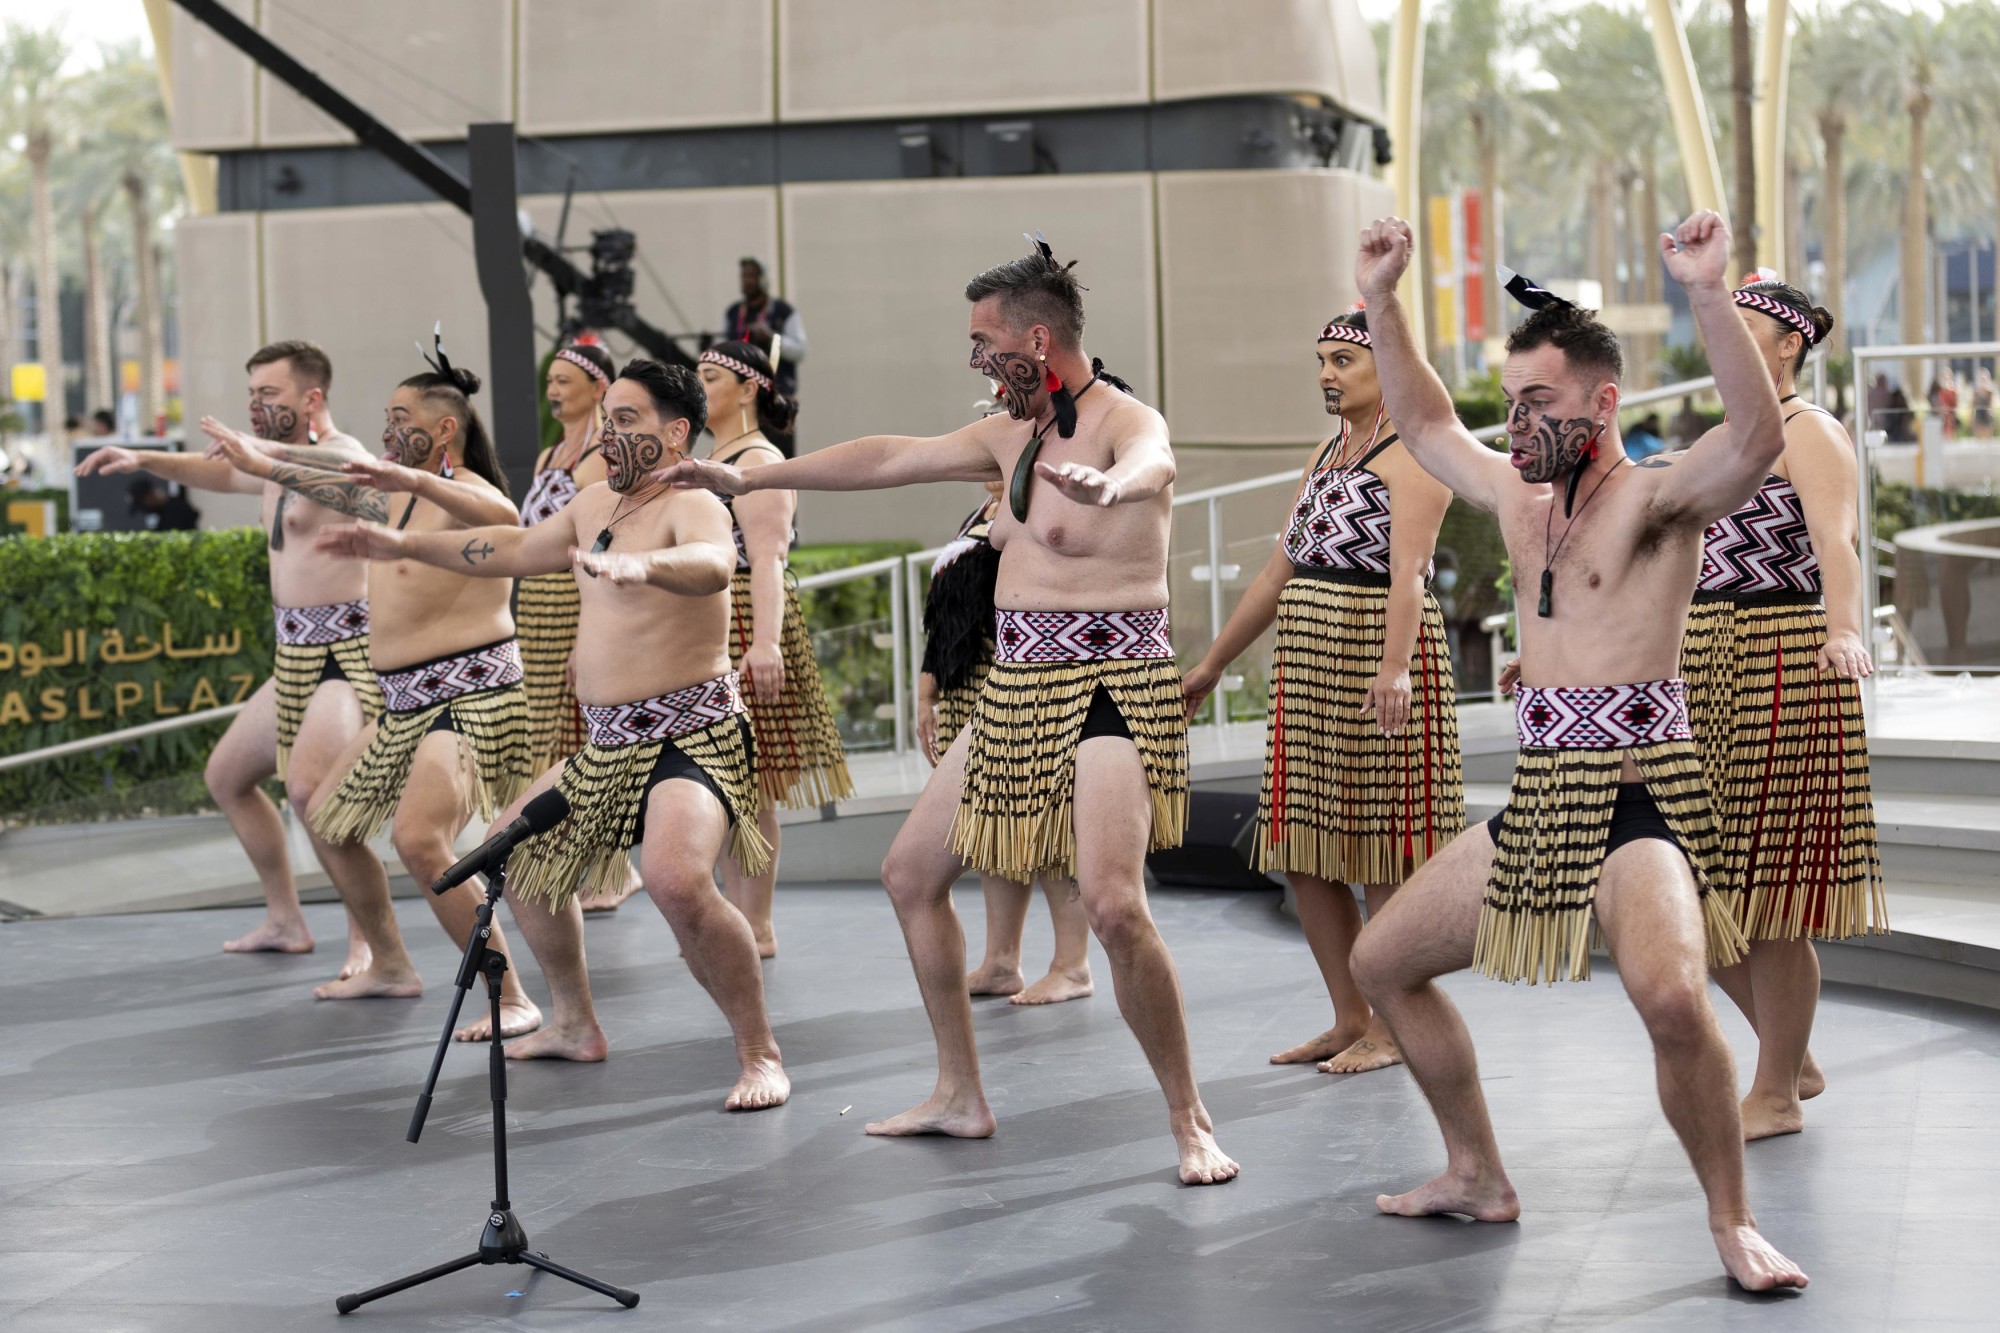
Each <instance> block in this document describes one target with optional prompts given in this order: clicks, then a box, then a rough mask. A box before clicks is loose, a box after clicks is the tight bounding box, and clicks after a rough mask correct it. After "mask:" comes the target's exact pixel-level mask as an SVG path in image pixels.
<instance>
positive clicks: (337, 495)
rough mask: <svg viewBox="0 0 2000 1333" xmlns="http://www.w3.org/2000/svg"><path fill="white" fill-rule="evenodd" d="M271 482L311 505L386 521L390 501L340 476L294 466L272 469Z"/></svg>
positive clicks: (377, 492)
mask: <svg viewBox="0 0 2000 1333" xmlns="http://www.w3.org/2000/svg"><path fill="white" fill-rule="evenodd" d="M271 480H272V481H275V482H277V483H278V484H279V485H280V486H283V487H284V488H285V489H287V490H292V491H297V492H298V493H299V494H300V495H303V496H304V497H305V498H306V499H308V500H311V501H312V502H313V503H314V504H322V505H325V506H326V507H327V508H328V509H332V510H335V511H337V512H339V513H342V514H346V515H348V516H349V517H351V518H365V519H367V520H368V521H369V522H371V523H380V522H382V521H383V520H384V519H386V518H388V517H389V497H388V496H387V495H384V494H383V493H382V492H381V491H378V490H375V489H374V488H372V487H369V486H364V485H362V484H361V483H360V482H358V481H354V480H352V479H351V478H349V477H347V476H345V475H343V474H342V473H339V472H328V471H326V470H324V469H322V468H315V467H300V466H298V465H297V464H296V463H274V464H272V465H271Z"/></svg>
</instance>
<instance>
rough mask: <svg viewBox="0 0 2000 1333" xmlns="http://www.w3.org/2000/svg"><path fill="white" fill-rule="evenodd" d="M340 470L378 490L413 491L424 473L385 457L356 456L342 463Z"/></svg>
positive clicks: (420, 481)
mask: <svg viewBox="0 0 2000 1333" xmlns="http://www.w3.org/2000/svg"><path fill="white" fill-rule="evenodd" d="M340 470H341V471H342V472H345V473H346V474H347V475H348V476H350V477H352V478H354V479H355V480H356V481H358V482H360V483H361V484H362V485H363V486H367V487H370V488H371V489H374V490H378V491H397V492H407V491H414V490H416V489H417V487H418V486H419V485H421V484H422V483H423V479H424V474H423V473H422V472H419V471H418V470H417V469H416V468H413V467H404V466H403V465H402V464H401V463H391V462H390V461H389V460H388V459H386V458H357V459H354V460H353V461H352V462H347V463H342V464H341V465H340Z"/></svg>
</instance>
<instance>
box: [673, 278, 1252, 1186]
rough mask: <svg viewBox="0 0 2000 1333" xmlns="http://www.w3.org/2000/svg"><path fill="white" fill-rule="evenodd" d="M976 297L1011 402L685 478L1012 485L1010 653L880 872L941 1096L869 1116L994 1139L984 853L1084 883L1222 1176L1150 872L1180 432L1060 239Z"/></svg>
mask: <svg viewBox="0 0 2000 1333" xmlns="http://www.w3.org/2000/svg"><path fill="white" fill-rule="evenodd" d="M966 297H967V299H968V300H970V301H971V302H972V313H971V322H970V328H969V332H970V335H971V338H972V368H973V369H974V370H977V371H979V372H981V373H982V374H984V375H986V376H987V377H988V378H989V379H991V380H994V381H997V389H996V392H997V393H999V394H1000V395H1001V396H1002V398H1003V400H1004V402H1005V403H1006V406H1007V411H1006V413H1005V414H1000V413H996V414H994V415H992V416H989V417H986V418H983V419H982V420H979V421H976V422H973V423H972V424H971V425H969V426H965V427H963V428H961V429H959V430H957V431H954V432H953V433H951V434H950V435H945V436H940V437H938V438H936V439H917V438H911V437H907V436H886V435H875V436H868V437H866V438H863V439H859V440H853V441H850V442H848V443H846V444H836V445H833V446H831V447H829V448H825V449H821V450H818V451H816V452H814V453H811V454H808V455H806V456H804V457H802V458H793V459H787V460H786V461H784V462H782V463H770V464H767V465H765V466H763V467H758V468H752V469H748V470H738V469H736V468H732V467H728V466H725V465H720V464H716V463H713V462H707V461H700V460H694V461H684V462H680V463H676V464H675V465H674V466H673V467H671V468H669V469H667V470H666V473H665V476H666V479H667V480H669V481H671V482H673V483H674V484H675V485H677V486H705V487H708V488H709V489H712V490H717V491H721V492H723V493H725V494H729V495H743V494H745V493H747V492H749V491H752V490H762V489H766V488H787V489H796V490H812V491H854V490H869V489H879V488H883V487H890V486H907V485H911V484H913V483H916V482H924V481H986V480H988V479H990V478H995V477H1004V478H1008V479H1009V486H1010V491H1009V498H1008V503H1007V504H1006V505H1005V506H1003V508H1002V510H1001V512H1000V514H999V517H998V518H997V519H996V520H995V521H994V525H993V531H992V542H993V545H994V546H995V547H996V548H998V549H999V550H1000V552H1001V560H1000V573H999V581H998V586H997V589H996V592H995V596H994V601H995V604H996V605H997V607H998V608H999V610H998V616H997V621H998V624H997V633H996V641H997V649H998V651H997V657H998V659H999V660H998V661H996V662H995V664H994V667H993V673H992V675H990V676H989V677H988V680H987V685H986V687H985V689H984V690H983V692H982V694H981V696H980V702H979V705H978V708H977V710H976V712H975V714H974V717H973V720H972V724H971V725H970V726H969V727H967V728H966V729H965V730H964V731H963V732H962V733H961V734H960V735H959V737H958V739H957V740H956V741H954V742H953V743H952V745H951V748H950V749H948V750H947V751H946V752H945V755H944V757H943V758H942V759H941V760H939V762H938V765H937V767H936V769H934V770H933V771H932V773H931V776H930V779H929V781H928V782H927V783H926V784H925V786H924V790H923V794H922V796H920V797H919V798H918V800H917V803H916V806H915V808H914V809H912V810H911V812H910V817H909V819H908V820H906V821H905V822H904V824H903V827H902V831H901V832H899V833H898V834H897V835H896V841H895V844H894V845H893V846H892V847H891V848H890V849H889V856H888V859H887V860H886V861H885V862H884V863H883V866H882V882H883V885H884V887H885V888H887V889H888V891H889V896H890V899H891V900H892V901H893V902H894V903H895V906H896V915H897V917H898V919H899V920H900V921H901V923H902V927H903V937H904V939H905V941H906V942H907V943H908V946H909V951H910V961H911V964H912V965H913V967H914V968H915V970H916V975H917V985H918V988H919V989H920V990H921V991H922V992H923V997H924V1007H925V1009H926V1010H927V1011H928V1012H929V1014H930V1019H931V1030H932V1033H933V1035H934V1036H935V1038H936V1041H937V1047H938V1078H937V1086H936V1089H935V1090H934V1091H933V1092H932V1094H931V1095H930V1097H929V1098H928V1099H926V1100H925V1101H924V1102H923V1103H921V1104H920V1105H918V1106H917V1107H915V1108H913V1109H912V1110H909V1111H906V1112H904V1113H903V1114H901V1115H898V1116H894V1117H891V1118H890V1119H888V1120H882V1121H877V1122H876V1123H874V1124H871V1125H869V1126H868V1127H867V1129H868V1132H869V1133H870V1134H882V1135H906V1134H947V1135H952V1136H954V1137H959V1138H985V1137H986V1136H988V1135H990V1134H992V1133H993V1129H994V1121H993V1112H992V1111H991V1110H990V1109H989V1108H988V1106H987V1104H986V1095H985V1092H984V1091H983V1090H982V1088H981V1086H980V1079H979V1057H978V1054H977V1052H976V1050H975V1049H974V1044H973V1034H972V1002H971V1000H970V998H969V997H968V996H967V994H966V987H965V935H964V933H963V931H962V930H961V929H960V927H959V921H958V914H957V912H955V911H954V910H953V909H952V902H951V886H952V884H953V883H954V882H956V881H957V879H958V878H959V876H960V875H961V874H963V873H964V871H965V868H966V866H967V864H968V863H970V864H973V865H977V866H978V867H979V868H980V869H982V870H994V871H996V872H998V873H1000V874H1003V875H1006V876H1008V877H1009V878H1013V879H1017V880H1031V879H1033V878H1034V877H1035V876H1036V875H1037V874H1039V873H1053V874H1060V875H1064V876H1071V875H1073V876H1074V877H1075V879H1076V880H1077V882H1078V884H1079V886H1080V891H1081V894H1082V899H1083V907H1084V911H1085V912H1086V914H1087V915H1088V916H1089V919H1090V925H1091V929H1092V930H1093V931H1095V932H1096V934H1097V938H1098V940H1099V942H1100V943H1102V944H1103V946H1104V952H1105V953H1106V955H1108V957H1109V958H1110V961H1111V974H1112V977H1113V980H1114V982H1115V985H1116V989H1117V994H1118V1008H1119V1011H1120V1012H1121V1013H1123V1014H1124V1016H1125V1021H1126V1022H1127V1023H1128V1024H1129V1025H1130V1026H1131V1028H1132V1032H1133V1035H1134V1036H1136V1037H1137V1038H1138V1039H1139V1045H1140V1047H1141V1048H1142V1049H1143V1050H1144V1051H1145V1053H1146V1058H1147V1060H1148V1061H1150V1062H1151V1064H1152V1067H1153V1073H1154V1075H1155V1076H1156V1077H1157V1078H1158V1079H1159V1081H1160V1086H1161V1089H1162V1091H1164V1092H1165V1094H1166V1098H1167V1111H1168V1120H1169V1125H1170V1127H1171V1129H1172V1132H1173V1136H1174V1141H1175V1143H1176V1145H1177V1147H1178V1149H1179V1154H1180V1177H1181V1179H1182V1180H1183V1181H1184V1182H1186V1183H1188V1184H1190V1185H1194V1184H1202V1185H1207V1184H1217V1183H1220V1182H1222V1181H1226V1180H1230V1179H1233V1178H1234V1177H1235V1175H1236V1173H1237V1165H1236V1163H1235V1162H1233V1161H1231V1160H1230V1159H1229V1158H1228V1157H1227V1156H1225V1155H1224V1154H1223V1152H1222V1150H1221V1149H1220V1148H1219V1147H1217V1146H1216V1142H1215V1136H1214V1126H1213V1124H1212V1123H1211V1122H1210V1120H1209V1116H1208V1112H1207V1110H1206V1109H1205V1108H1204V1107H1203V1106H1202V1103H1201V1094H1200V1091H1199V1090H1198V1089H1197V1088H1196V1086H1195V1079H1194V1064H1193V1060H1192V1059H1191V1057H1190V1055H1189V1052H1188V1037H1187V1017H1186V1014H1185V1013H1184V1012H1183V1010H1182V1007H1181V993H1180V979H1179V977H1178V976H1177V975H1176V973H1175V971H1174V963H1173V959H1172V957H1171V956H1170V955H1169V954H1168V953H1167V946H1166V944H1165V942H1164V941H1162V940H1161V938H1160V933H1159V930H1158V928H1157V927H1156V926H1155V925H1154V924H1153V917H1152V913H1151V912H1150V911H1149V910H1148V908H1147V905H1146V890H1145V880H1144V868H1145V856H1146V851H1147V848H1148V846H1149V845H1152V846H1160V845H1171V844H1172V843H1174V842H1177V841H1178V840H1179V838H1180V836H1181V833H1182V831H1183V828H1184V825H1185V817H1186V814H1185V812H1186V796H1187V782H1186V775H1187V720H1186V715H1185V712H1184V711H1183V708H1182V705H1181V695H1180V677H1179V672H1178V670H1177V669H1176V667H1175V665H1174V660H1173V655H1172V651H1171V649H1170V648H1169V647H1168V646H1167V644H1166V612H1165V608H1166V605H1167V538H1168V532H1169V528H1170V526H1171V522H1172V491H1173V481H1174V456H1173V450H1172V448H1171V447H1170V445H1169V444H1168V441H1167V427H1166V422H1165V421H1164V420H1162V419H1161V417H1160V414H1159V413H1158V412H1155V411H1154V410H1153V409H1151V408H1150V407H1147V406H1145V405H1144V404H1143V403H1141V402H1139V401H1138V400H1137V399H1136V398H1133V397H1132V396H1130V395H1129V394H1127V393H1125V392H1124V391H1123V390H1122V389H1120V388H1119V387H1117V386H1116V385H1115V384H1114V383H1112V382H1111V381H1110V380H1108V379H1106V378H1105V377H1104V376H1103V375H1102V374H1101V373H1100V372H1101V369H1102V368H1101V366H1100V365H1098V364H1097V363H1093V362H1092V361H1091V359H1090V358H1089V357H1088V356H1087V355H1085V353H1084V350H1083V296H1082V288H1081V287H1080V286H1079V285H1078V284H1077V282H1076V279H1075V278H1074V277H1072V276H1071V274H1070V272H1069V266H1067V265H1063V264H1060V263H1058V262H1057V261H1056V260H1055V259H1054V258H1053V256H1051V255H1050V253H1049V250H1048V247H1047V245H1046V244H1044V243H1041V242H1040V241H1039V240H1038V241H1037V246H1036V250H1035V251H1034V252H1033V253H1031V254H1029V255H1028V256H1027V257H1026V258H1024V259H1019V260H1016V261H1014V262H1013V263H1010V264H1002V265H1000V266H998V267H996V268H993V269H989V270H988V271H986V272H985V273H982V274H980V275H979V276H978V277H976V278H974V279H973V280H972V282H971V283H969V284H968V285H967V287H966ZM1044 432H1046V434H1045V433H1044ZM1072 796H1073V799H1072Z"/></svg>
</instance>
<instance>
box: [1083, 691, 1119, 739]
mask: <svg viewBox="0 0 2000 1333" xmlns="http://www.w3.org/2000/svg"><path fill="white" fill-rule="evenodd" d="M1097 736H1116V737H1117V738H1118V739H1119V740H1123V741H1129V740H1131V739H1132V729H1131V728H1130V727H1128V726H1126V725H1125V715H1124V714H1123V713H1121V712H1119V711H1118V704H1117V701H1116V700H1114V699H1113V698H1112V697H1111V691H1109V690H1107V689H1105V688H1104V687H1103V686H1102V685H1099V686H1098V687H1097V693H1095V694H1093V695H1091V696H1090V711H1089V712H1087V713H1085V714H1084V715H1083V734H1082V735H1080V736H1078V737H1077V738H1076V739H1077V743H1078V744H1079V745H1080V744H1082V743H1083V742H1084V741H1087V740H1090V739H1092V738H1093V737H1097Z"/></svg>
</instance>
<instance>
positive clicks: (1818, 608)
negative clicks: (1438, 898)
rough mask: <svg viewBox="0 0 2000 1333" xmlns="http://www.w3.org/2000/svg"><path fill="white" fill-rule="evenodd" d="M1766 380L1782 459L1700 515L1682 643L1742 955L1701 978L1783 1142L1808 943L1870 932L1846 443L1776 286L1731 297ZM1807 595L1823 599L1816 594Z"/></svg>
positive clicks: (1875, 896)
mask: <svg viewBox="0 0 2000 1333" xmlns="http://www.w3.org/2000/svg"><path fill="white" fill-rule="evenodd" d="M1734 299H1735V301H1736V304H1737V306H1738V307H1739V310H1740V313H1741V315H1742V319H1743V323H1744V326H1745V327H1747V328H1748V329H1749V330H1750V339H1751V341H1752V342H1754V343H1755V344H1756V346H1757V351H1758V353H1759V354H1760V355H1761V356H1762V357H1763V359H1764V363H1765V364H1766V365H1767V366H1769V367H1770V373H1771V379H1772V381H1773V382H1774V383H1775V384H1776V385H1777V388H1778V395H1779V397H1778V403H1779V406H1780V407H1781V408H1782V409H1783V411H1784V414H1785V416H1784V430H1785V451H1784V453H1782V454H1781V455H1779V457H1778V461H1777V462H1776V463H1775V464H1774V465H1773V466H1772V468H1771V471H1770V475H1769V476H1767V477H1765V478H1764V481H1763V484H1762V485H1761V486H1759V487H1758V488H1757V493H1756V494H1755V495H1754V496H1752V497H1751V498H1750V502H1749V503H1748V504H1746V505H1744V506H1743V507H1742V508H1741V509H1738V510H1737V511H1736V512H1735V513H1733V514H1729V515H1727V516H1725V517H1723V518H1720V519H1717V520H1716V521H1715V522H1714V523H1712V524H1710V525H1709V527H1708V531H1707V533H1706V534H1705V535H1704V537H1703V541H1702V561H1701V579H1700V581H1699V582H1698V583H1697V584H1696V585H1695V587H1696V591H1695V596H1694V607H1693V609H1692V610H1691V611H1690V613H1689V615H1688V626H1687V635H1686V637H1685V638H1684V639H1683V640H1682V643H1681V674H1682V675H1683V676H1685V677H1686V679H1687V683H1688V714H1689V718H1690V720H1691V721H1692V723H1693V724H1694V732H1695V737H1696V739H1697V740H1698V741H1699V742H1700V744H1701V750H1702V766H1703V767H1704V768H1705V769H1706V770H1707V772H1708V780H1709V786H1710V788H1711V789H1712V790H1713V791H1714V793H1715V800H1716V812H1717V814H1718V815H1719V816H1720V819H1721V823H1722V866H1721V874H1720V878H1722V879H1723V881H1724V882H1725V883H1726V884H1727V885H1728V886H1729V887H1730V888H1733V889H1736V890H1738V891H1739V892H1740V893H1741V894H1742V903H1741V916H1740V920H1741V921H1742V925H1743V933H1744V934H1745V935H1747V936H1748V937H1749V940H1750V955H1749V957H1748V958H1746V959H1745V960H1744V961H1742V962H1740V963H1737V964H1735V965H1734V966H1732V967H1724V968H1719V969H1717V970H1716V973H1715V977H1716V980H1717V981H1718V982H1720V983H1721V985H1722V989H1723V990H1724V991H1726V992H1728V994H1729V998H1730V999H1732V1000H1734V1001H1735V1002H1736V1005H1737V1007H1738V1008H1739V1009H1741V1010H1742V1011H1743V1015H1744V1017H1745V1018H1748V1019H1749V1020H1750V1025H1751V1026H1752V1027H1753V1028H1755V1029H1756V1031H1757V1073H1756V1077H1755V1079H1754V1081H1753V1082H1752V1083H1751V1085H1750V1091H1749V1093H1748V1094H1747V1095H1746V1096H1745V1097H1744V1098H1743V1137H1744V1138H1746V1139H1761V1138H1769V1137H1771V1136H1772V1135H1775V1134H1795V1133H1797V1132H1798V1131H1799V1130H1800V1129H1801V1128H1803V1127H1804V1125H1805V1113H1804V1111H1803V1110H1802V1109H1801V1107H1800V1102H1801V1101H1804V1100H1807V1099H1809V1098H1812V1097H1816V1096H1818V1095H1819V1093H1820V1091H1821V1090H1822V1089H1823V1088H1825V1086H1826V1076H1825V1075H1824V1074H1822V1073H1821V1072H1820V1068H1819V1065H1818V1063H1817V1062H1815V1061H1814V1060H1813V1058H1812V1055H1811V1053H1810V1052H1809V1051H1808V1050H1807V1042H1808V1040H1809V1039H1810V1037H1811V1036H1812V1024H1813V1011H1814V1009H1815V1008H1816V1007H1817V1006H1818V1004H1819V958H1818V956H1817V955H1816V954H1815V953H1814V952H1813V946H1812V941H1813V940H1816V939H1825V940H1837V939H1845V938H1847V937H1848V936H1851V935H1860V934H1886V933H1887V932H1888V906H1887V903H1886V901H1885V899H1884V897H1883V893H1882V866H1881V861H1880V858H1879V856H1878V854H1877V852H1876V842H1875V801H1874V795H1873V791H1872V788H1871V786H1870V783H1869V777H1868V733H1867V730H1866V727H1865V726H1864V724H1863V721H1862V716H1861V686H1860V681H1861V679H1862V678H1863V677H1865V676H1867V675H1869V674H1870V673H1872V672H1873V671H1874V669H1875V668H1874V663H1873V662H1871V661H1870V660H1869V656H1868V648H1867V646H1866V640H1865V638H1864V636H1863V633H1862V619H1861V560H1860V556H1859V554H1858V553H1857V551H1856V548H1855V528H1856V521H1855V512H1856V509H1855V492H1856V489H1857V487H1858V486H1859V481H1858V478H1857V476H1856V465H1855V454H1854V442H1853V441H1852V440H1850V439H1849V438H1848V436H1847V432H1846V431H1844V430H1842V429H1841V426H1840V422H1839V421H1837V420H1836V419H1835V418H1834V417H1833V415H1832V414H1831V413H1829V412H1827V411H1826V410H1824V409H1823V408H1819V407H1815V406H1814V405H1813V404H1811V403H1808V402H1806V401H1805V400H1804V399H1802V398H1800V397H1799V392H1798V373H1799V371H1800V370H1801V369H1802V368H1803V367H1804V366H1805V360H1806V353H1807V352H1808V351H1810V350H1811V349H1812V348H1813V347H1814V346H1816V345H1818V343H1819V342H1820V340H1821V339H1823V338H1825V337H1826V335H1827V334H1828V333H1830V332H1831V331H1832V329H1833V317H1832V316H1831V315H1829V314H1828V313H1827V312H1826V311H1825V310H1823V309H1822V308H1820V307H1819V306H1816V305H1814V304H1813V303H1812V302H1811V300H1810V299H1808V298H1807V296H1806V294H1805V293H1804V292H1802V291H1800V290H1799V289H1798V288H1796V287H1794V286H1792V285H1791V284H1789V283H1784V282H1778V281H1775V280H1765V279H1761V278H1760V280H1758V281H1754V282H1751V283H1749V284H1747V285H1745V286H1743V287H1740V288H1738V289H1737V290H1736V293H1735V297H1734ZM1822 590H1823V591H1822Z"/></svg>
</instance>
